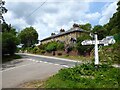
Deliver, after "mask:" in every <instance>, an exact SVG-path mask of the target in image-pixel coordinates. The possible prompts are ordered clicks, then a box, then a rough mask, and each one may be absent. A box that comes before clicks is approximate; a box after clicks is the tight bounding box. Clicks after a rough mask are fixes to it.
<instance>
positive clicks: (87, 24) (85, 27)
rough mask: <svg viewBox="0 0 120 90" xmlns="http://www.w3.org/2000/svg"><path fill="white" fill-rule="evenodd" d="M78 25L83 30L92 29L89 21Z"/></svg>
mask: <svg viewBox="0 0 120 90" xmlns="http://www.w3.org/2000/svg"><path fill="white" fill-rule="evenodd" d="M79 27H80V28H82V29H84V30H87V31H90V30H91V29H92V26H91V24H90V23H86V24H84V25H80V26H79Z"/></svg>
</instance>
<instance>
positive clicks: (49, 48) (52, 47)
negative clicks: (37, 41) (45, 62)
mask: <svg viewBox="0 0 120 90" xmlns="http://www.w3.org/2000/svg"><path fill="white" fill-rule="evenodd" d="M56 50H57V43H56V42H50V43H48V45H47V47H46V51H47V52H52V51H56Z"/></svg>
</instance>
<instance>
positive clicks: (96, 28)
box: [92, 25, 107, 40]
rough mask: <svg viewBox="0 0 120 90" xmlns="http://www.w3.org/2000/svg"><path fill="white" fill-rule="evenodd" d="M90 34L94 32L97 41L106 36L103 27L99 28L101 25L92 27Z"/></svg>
mask: <svg viewBox="0 0 120 90" xmlns="http://www.w3.org/2000/svg"><path fill="white" fill-rule="evenodd" d="M92 32H93V33H95V32H96V33H97V34H98V39H99V40H101V39H103V38H105V37H106V35H107V30H106V29H105V28H104V27H103V26H101V25H96V26H94V28H93V30H92Z"/></svg>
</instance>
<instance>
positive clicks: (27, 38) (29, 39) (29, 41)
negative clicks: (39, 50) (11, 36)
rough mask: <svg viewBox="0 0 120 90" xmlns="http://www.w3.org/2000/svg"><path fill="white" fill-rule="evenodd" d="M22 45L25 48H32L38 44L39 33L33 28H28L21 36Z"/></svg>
mask: <svg viewBox="0 0 120 90" xmlns="http://www.w3.org/2000/svg"><path fill="white" fill-rule="evenodd" d="M18 36H19V37H20V40H21V43H22V44H24V47H31V46H33V45H34V44H35V43H38V33H37V31H36V30H35V29H34V28H33V27H27V28H25V29H24V30H22V31H21V32H20V33H19V35H18Z"/></svg>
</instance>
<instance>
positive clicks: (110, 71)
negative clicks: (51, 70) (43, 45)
mask: <svg viewBox="0 0 120 90" xmlns="http://www.w3.org/2000/svg"><path fill="white" fill-rule="evenodd" d="M119 80H120V69H118V68H114V67H112V66H110V65H107V64H103V65H100V66H99V68H95V66H94V64H82V65H78V66H75V67H73V68H66V69H61V70H60V71H59V73H58V74H56V75H54V76H52V77H50V78H49V79H48V80H47V81H46V82H45V86H44V87H45V88H118V87H119V86H120V84H119Z"/></svg>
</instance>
